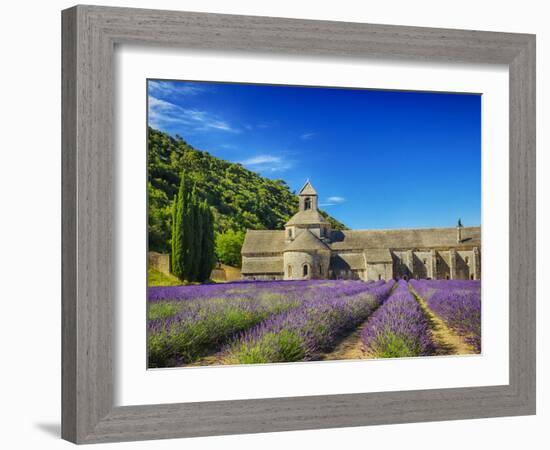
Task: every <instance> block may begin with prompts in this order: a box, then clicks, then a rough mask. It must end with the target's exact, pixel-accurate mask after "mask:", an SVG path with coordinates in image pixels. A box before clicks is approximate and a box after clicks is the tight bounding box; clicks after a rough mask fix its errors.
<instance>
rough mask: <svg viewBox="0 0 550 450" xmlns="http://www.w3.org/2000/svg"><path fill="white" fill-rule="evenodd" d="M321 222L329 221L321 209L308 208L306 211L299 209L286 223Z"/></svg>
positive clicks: (307, 223)
mask: <svg viewBox="0 0 550 450" xmlns="http://www.w3.org/2000/svg"><path fill="white" fill-rule="evenodd" d="M320 223H328V220H327V219H325V218H324V217H323V216H322V215H321V213H320V212H319V211H317V210H315V209H306V210H305V211H298V212H297V213H296V214H294V215H293V216H292V217H291V218H290V220H289V221H288V222H287V223H286V224H285V225H286V226H289V225H316V224H320Z"/></svg>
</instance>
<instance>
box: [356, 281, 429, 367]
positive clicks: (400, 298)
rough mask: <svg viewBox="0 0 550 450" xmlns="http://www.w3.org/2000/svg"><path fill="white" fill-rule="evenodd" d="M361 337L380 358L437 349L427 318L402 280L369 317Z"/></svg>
mask: <svg viewBox="0 0 550 450" xmlns="http://www.w3.org/2000/svg"><path fill="white" fill-rule="evenodd" d="M361 339H362V341H363V344H364V345H365V348H366V349H367V352H368V353H369V354H370V355H372V356H374V357H377V358H399V357H408V356H422V355H430V354H432V353H433V351H434V346H433V342H432V339H431V334H430V330H429V324H428V320H427V319H426V316H425V315H424V313H423V312H422V310H421V308H420V306H419V305H418V303H417V302H416V300H415V299H414V297H413V296H412V294H411V293H410V292H409V289H408V286H407V283H406V282H405V281H403V280H400V281H399V282H398V285H397V288H396V289H395V291H394V292H393V293H392V294H391V296H390V297H389V298H388V299H387V300H386V301H385V302H384V303H383V304H382V306H381V307H380V308H379V309H378V310H377V311H376V312H375V313H374V314H373V315H372V316H371V317H370V319H369V320H368V322H367V324H366V326H365V328H364V329H363V331H362V333H361Z"/></svg>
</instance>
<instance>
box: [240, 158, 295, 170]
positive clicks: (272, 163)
mask: <svg viewBox="0 0 550 450" xmlns="http://www.w3.org/2000/svg"><path fill="white" fill-rule="evenodd" d="M240 163H241V164H242V165H243V166H246V167H248V168H249V169H251V170H255V171H258V172H280V171H284V170H287V169H290V168H291V167H292V166H293V165H294V162H293V161H291V160H289V159H286V158H282V157H280V156H276V155H269V154H262V155H256V156H253V157H251V158H248V159H245V160H243V161H240Z"/></svg>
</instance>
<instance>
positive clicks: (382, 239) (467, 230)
mask: <svg viewBox="0 0 550 450" xmlns="http://www.w3.org/2000/svg"><path fill="white" fill-rule="evenodd" d="M310 234H311V233H310ZM313 237H314V238H315V236H313ZM331 238H332V240H331V242H330V244H328V247H329V248H331V249H332V250H336V251H346V250H355V251H361V252H362V251H364V250H367V252H366V257H367V258H369V251H368V250H369V249H380V250H387V249H392V250H393V249H395V250H399V249H415V248H418V249H422V248H434V249H437V248H456V249H458V250H460V249H461V248H468V247H472V246H475V247H480V246H481V228H480V227H464V228H462V241H461V242H460V243H459V244H457V242H456V228H454V227H453V228H419V229H404V230H357V231H356V230H345V231H333V232H332V235H331ZM297 239H298V238H296V240H297ZM315 239H316V238H315ZM296 240H295V241H294V242H296ZM317 241H319V240H318V239H317ZM319 242H321V241H319ZM322 245H324V244H322ZM284 250H285V232H284V231H282V230H281V231H278V230H277V231H267V230H259V231H257V230H248V231H247V233H246V237H245V239H244V244H243V248H242V251H241V253H242V254H243V255H247V254H259V253H283V251H284ZM373 255H374V254H373ZM373 257H374V256H373ZM385 258H387V255H386V256H385ZM375 259H376V258H375ZM386 260H387V259H386Z"/></svg>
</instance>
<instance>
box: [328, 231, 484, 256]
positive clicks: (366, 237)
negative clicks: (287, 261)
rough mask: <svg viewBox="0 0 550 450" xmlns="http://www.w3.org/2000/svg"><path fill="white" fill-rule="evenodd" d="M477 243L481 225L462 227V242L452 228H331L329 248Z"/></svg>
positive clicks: (382, 247) (347, 248)
mask: <svg viewBox="0 0 550 450" xmlns="http://www.w3.org/2000/svg"><path fill="white" fill-rule="evenodd" d="M480 245H481V228H480V227H464V228H462V241H461V242H460V243H457V242H456V228H454V227H453V228H418V229H403V230H344V231H333V232H332V235H331V243H330V247H331V248H332V249H333V250H361V249H369V248H377V249H388V248H389V249H401V248H403V249H409V248H410V249H412V248H440V247H442V248H445V247H455V248H461V247H462V248H467V247H470V246H477V247H479V246H480Z"/></svg>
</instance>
